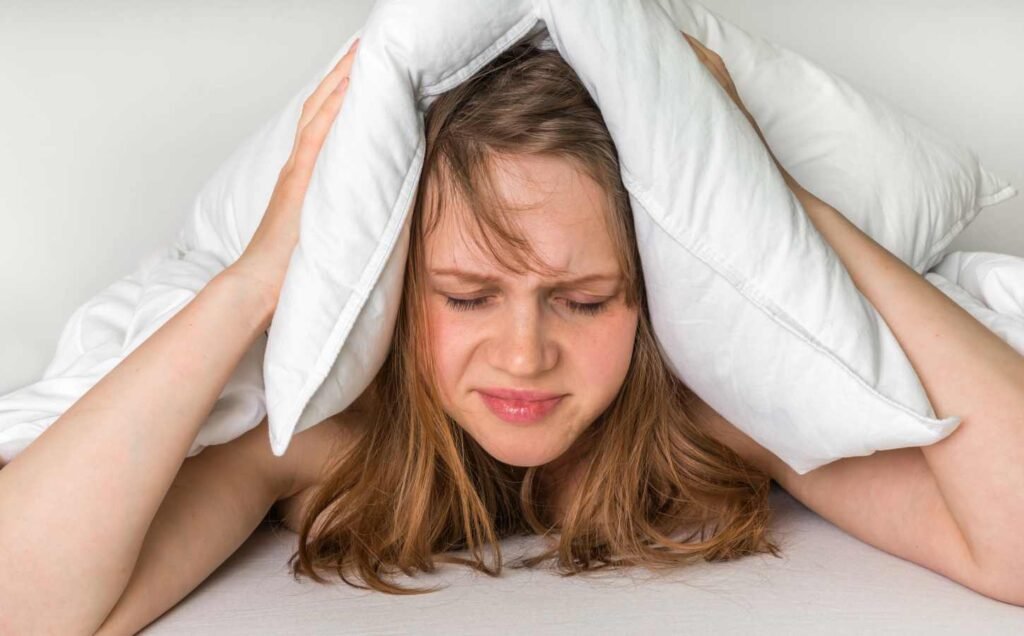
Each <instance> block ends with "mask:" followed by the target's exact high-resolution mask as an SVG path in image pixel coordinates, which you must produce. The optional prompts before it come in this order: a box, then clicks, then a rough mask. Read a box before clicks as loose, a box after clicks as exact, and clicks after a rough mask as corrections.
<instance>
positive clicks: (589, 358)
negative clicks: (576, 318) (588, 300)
mask: <svg viewBox="0 0 1024 636" xmlns="http://www.w3.org/2000/svg"><path fill="white" fill-rule="evenodd" d="M637 320H638V318H637V314H636V313H635V312H633V311H622V312H621V313H618V314H616V315H615V316H609V317H608V319H606V320H599V321H595V322H594V324H593V325H592V326H591V327H590V328H589V329H582V330H580V332H579V334H578V339H577V342H576V343H575V345H574V346H573V347H572V351H573V355H574V357H575V364H574V366H575V367H576V368H577V369H578V371H579V372H580V373H581V374H583V380H584V382H586V383H587V384H588V385H590V386H593V387H595V388H596V387H600V388H601V389H602V391H601V393H602V394H603V395H602V397H609V396H610V395H613V394H614V393H616V392H617V391H618V389H619V387H620V386H621V384H622V381H623V379H624V378H625V377H626V372H627V371H628V370H629V363H630V360H631V359H632V357H633V344H634V342H635V340H636V327H637ZM595 342H599V343H601V345H600V346H594V343H595Z"/></svg>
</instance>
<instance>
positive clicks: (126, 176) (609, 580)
mask: <svg viewBox="0 0 1024 636" xmlns="http://www.w3.org/2000/svg"><path fill="white" fill-rule="evenodd" d="M704 3H705V4H706V5H707V6H708V7H709V8H711V9H713V10H716V11H719V12H721V13H722V14H723V15H724V16H726V17H728V18H729V19H731V20H733V21H734V22H736V23H737V24H739V25H741V26H743V27H744V28H747V29H749V30H752V31H757V32H760V33H762V34H764V35H765V36H767V37H769V38H771V39H774V40H776V41H779V42H780V43H784V44H786V45H787V46H791V47H792V48H794V49H796V50H799V51H800V52H801V53H803V54H805V55H807V56H809V57H811V58H813V59H815V60H817V61H819V62H820V63H821V64H823V65H825V66H827V67H828V68H830V69H833V70H835V71H838V72H840V73H843V74H844V75H846V76H847V77H848V78H849V79H851V80H852V81H854V82H856V83H858V84H859V85H861V86H864V87H867V88H870V89H872V90H875V91H876V92H878V93H880V94H883V95H884V96H885V97H887V98H888V99H890V100H891V101H893V102H895V103H897V104H898V105H900V106H902V107H903V108H905V109H906V110H908V111H910V112H913V113H915V114H918V115H919V116H921V117H922V118H923V119H925V120H927V121H928V123H929V124H931V125H933V126H935V127H937V128H940V129H942V130H944V131H947V132H949V133H950V134H953V135H954V136H956V137H958V138H959V139H960V140H961V141H963V142H964V143H967V144H969V145H970V146H971V147H972V148H974V149H975V150H977V151H978V153H979V154H980V155H981V156H982V157H983V158H984V159H985V161H986V163H987V164H988V165H990V166H991V167H992V168H993V169H994V170H996V171H997V172H999V174H1001V175H1005V176H1006V177H1007V178H1008V179H1009V180H1010V181H1011V182H1013V183H1015V184H1017V185H1018V186H1019V185H1020V184H1024V167H1022V164H1021V162H1020V161H1019V154H1018V153H1019V148H1021V147H1024V138H1022V132H1021V130H1020V128H1019V127H1018V128H1016V129H1013V128H1012V127H1011V123H1012V122H1016V117H1017V113H1016V106H1017V105H1019V104H1021V103H1024V85H1021V84H1020V83H1019V82H1018V83H1016V84H1015V83H1013V82H1006V81H1005V80H1004V78H1006V77H1015V76H1016V70H1015V69H1014V68H1012V67H1011V65H1012V64H1013V61H1014V60H1015V59H1020V56H1021V53H1022V52H1024V51H1022V45H1021V44H1020V42H1019V39H1018V38H1017V36H1016V33H1015V32H1014V31H1013V29H1012V27H1011V26H1008V25H1013V24H1020V23H1021V22H1024V6H1014V7H1010V6H1009V4H1008V3H1005V2H1001V1H1000V0H985V1H982V2H975V3H972V5H971V6H970V8H969V9H967V8H963V5H961V6H948V7H947V6H942V7H936V6H934V4H933V3H929V2H926V1H925V0H907V1H906V2H901V3H898V6H895V5H893V3H888V5H889V6H884V5H885V4H886V3H883V2H879V1H871V2H861V3H856V4H850V3H844V2H841V0H827V1H826V0H817V1H815V0H774V1H773V2H772V3H770V6H769V3H763V2H758V0H704ZM370 4H371V2H370V1H369V0H351V1H346V2H328V1H318V2H309V3H304V4H303V6H302V7H301V8H296V9H289V10H287V11H285V10H284V9H282V8H280V6H278V5H277V4H275V3H272V2H258V3H249V4H247V5H246V7H245V9H244V10H243V9H242V8H240V7H239V6H236V4H235V3H233V2H228V1H227V0H218V1H214V2H208V3H204V4H203V5H202V7H201V8H200V7H199V5H195V6H193V5H192V4H175V5H170V4H168V5H163V4H160V5H157V4H151V5H148V6H145V5H134V6H131V7H128V6H121V4H120V3H115V2H113V1H111V0H98V1H97V2H93V3H89V5H88V6H87V7H86V6H73V5H72V6H60V7H57V6H56V5H44V4H35V5H30V4H29V3H21V2H14V3H12V4H11V5H10V6H9V12H8V10H7V9H5V13H7V15H8V16H9V19H8V20H7V21H5V22H3V23H0V53H4V52H9V53H18V54H17V55H15V54H8V55H4V54H0V76H3V77H5V78H10V80H11V82H10V83H9V84H8V86H9V87H11V88H10V90H11V92H10V93H8V97H9V98H8V99H5V100H0V119H2V121H5V122H21V123H20V124H19V125H18V126H7V127H5V128H4V133H3V134H4V140H5V142H4V143H3V144H0V174H4V175H17V176H18V181H17V182H12V183H11V184H10V185H8V186H5V187H4V188H0V210H2V212H0V259H3V260H0V271H2V272H5V274H4V275H0V292H2V293H3V295H4V298H5V302H4V304H3V307H2V309H0V334H2V335H0V351H3V352H4V355H2V356H0V394H2V393H5V392H7V391H9V390H12V389H13V388H15V387H18V386H21V385H23V384H26V383H28V382H30V381H32V380H33V379H34V378H36V377H38V375H39V374H40V373H41V371H42V369H43V367H44V366H45V364H46V362H47V361H48V359H49V357H50V355H51V353H52V351H53V347H54V345H55V342H56V338H57V335H58V333H59V329H60V326H61V325H62V324H63V322H64V321H65V320H66V319H67V317H68V315H69V314H70V312H71V311H72V310H73V309H74V308H75V307H76V306H78V305H79V304H80V302H81V301H83V300H84V299H86V298H87V297H89V296H91V295H92V294H94V293H95V292H96V291H98V290H99V289H100V288H101V287H102V286H103V285H105V284H106V283H108V282H109V281H111V280H114V279H116V278H117V277H119V276H120V275H122V274H123V273H124V272H127V271H130V270H131V269H133V268H134V266H135V265H136V263H137V261H138V260H139V259H140V258H141V257H142V256H144V255H145V254H147V253H149V252H150V251H151V250H152V249H153V248H154V247H156V246H158V245H162V244H164V243H166V242H168V240H169V239H170V237H171V236H172V234H173V232H174V231H175V230H176V229H177V227H179V226H180V225H181V222H182V220H183V218H184V214H185V213H186V211H187V210H188V208H189V204H190V201H191V197H192V196H193V194H194V193H195V192H196V191H197V190H198V189H199V188H200V187H201V185H202V183H203V180H204V179H205V178H206V177H207V176H208V175H209V174H210V173H211V172H212V171H213V169H214V168H216V166H217V165H218V164H219V163H220V162H221V161H222V160H223V158H224V157H225V156H226V155H227V154H228V153H229V152H230V151H231V150H232V149H233V148H234V147H235V146H236V145H237V144H238V142H239V141H240V140H241V139H242V138H243V137H244V136H245V135H246V134H247V133H248V132H249V131H251V130H252V129H253V128H255V127H256V126H257V125H259V124H260V123H261V122H262V121H264V120H265V119H266V118H267V117H268V116H270V115H271V114H272V113H273V112H275V111H276V109H277V108H278V107H279V105H280V103H282V102H283V100H284V99H285V98H287V97H288V96H290V95H291V94H292V93H293V92H294V90H295V89H296V88H297V87H298V86H299V85H300V83H301V82H302V81H304V80H305V79H306V78H308V77H309V76H310V75H311V73H312V72H313V70H314V69H315V68H316V67H317V66H318V65H319V64H320V63H321V61H322V60H323V59H325V58H327V57H328V56H329V55H330V53H331V52H333V50H334V49H335V48H336V46H337V44H338V42H339V41H341V40H342V39H343V38H344V37H346V36H347V35H348V33H349V32H351V31H353V30H354V29H355V28H356V27H357V26H358V25H359V24H360V23H361V22H362V20H363V18H364V17H365V15H366V13H367V12H368V10H369V6H370ZM240 25H244V28H240ZM339 25H348V26H347V27H346V28H340V27H339ZM140 43H145V46H140ZM126 74H130V75H132V76H134V77H137V78H138V79H137V81H136V82H134V83H133V84H132V85H130V86H128V85H125V84H124V83H123V82H122V81H121V78H123V77H124V76H125V75H126ZM908 77H913V78H914V79H913V81H908V79H907V78H908ZM144 137H145V138H148V141H145V142H143V138H144ZM153 148H158V149H159V153H154V152H153ZM139 192H145V193H146V195H145V197H144V199H145V200H146V201H147V205H148V207H147V208H146V214H139V209H138V206H137V204H138V202H139V201H140V200H142V199H143V197H139V196H138V195H137V193H139ZM153 200H162V201H163V204H162V205H161V206H159V207H155V208H154V207H153V206H152V205H149V204H148V202H150V201H153ZM10 210H18V211H19V213H18V214H16V215H15V214H10V213H8V211H10ZM54 228H59V230H60V231H53V229H54ZM109 228H117V230H116V231H110V230H109ZM950 249H951V251H956V252H958V253H959V256H957V257H956V258H957V260H956V262H955V263H954V262H953V261H946V262H945V264H946V269H945V270H942V271H939V272H936V273H934V274H933V275H932V278H930V280H932V282H933V283H935V284H937V285H939V286H940V287H942V285H943V284H944V283H949V284H950V285H954V286H955V288H956V289H957V290H969V289H970V284H969V282H970V276H972V275H974V276H975V281H976V282H977V281H980V280H981V279H980V278H979V277H978V275H979V274H980V272H981V271H982V269H983V268H985V267H987V266H989V265H991V264H992V263H993V262H994V261H993V259H997V260H1001V262H1002V263H1004V264H1007V265H1006V266H1007V267H1008V268H1009V270H1010V271H1019V272H1020V275H1021V278H1019V279H1014V280H1019V281H1020V285H1019V286H1017V287H1015V288H1014V289H1016V290H1017V291H1018V292H1021V293H1019V294H1017V295H1016V296H1014V295H1013V294H1012V293H1011V294H1008V295H1007V296H1004V298H1009V299H1010V301H1013V300H1014V299H1016V300H1017V301H1019V302H1020V303H1021V304H1020V305H1018V306H1019V307H1024V295H1022V294H1024V266H1022V265H1024V200H1022V199H1021V198H1019V197H1018V198H1016V199H1013V200H1011V201H1009V202H1007V203H1006V204H1003V205H1000V206H996V207H995V208H993V209H991V210H986V211H985V212H984V213H983V214H982V215H981V216H980V217H979V219H978V220H977V221H975V222H974V223H973V224H972V225H971V226H970V227H969V228H968V229H967V230H966V231H965V232H964V233H963V234H961V235H960V236H958V237H957V239H956V240H955V241H954V243H953V245H952V246H951V247H950ZM39 255H46V257H45V258H40V256H39ZM1008 256H1009V257H1013V258H1011V259H1007V258H1006V257H1008ZM26 263H32V264H33V266H32V267H26V266H25V264H26ZM990 269H991V268H989V269H988V270H986V271H990ZM10 272H18V276H16V277H15V276H13V275H10V274H9V273H10ZM936 276H941V277H942V280H938V279H937V278H935V277H936ZM1000 280H1002V279H1000ZM995 282H996V280H995V279H992V281H991V283H992V284H989V285H988V286H987V288H988V289H995V285H994V283H995ZM979 284H980V285H981V286H982V287H985V285H984V284H982V283H979ZM949 290H950V288H949V287H946V288H944V291H946V292H947V293H950V291H949ZM954 293H955V292H954ZM967 293H971V292H970V291H968V292H967ZM971 298H973V299H975V300H977V301H978V303H979V305H978V306H976V307H975V309H976V310H977V311H978V314H976V317H979V319H982V320H983V321H984V317H985V316H989V317H991V318H992V323H991V325H997V324H998V325H999V327H998V328H999V329H1005V330H1006V331H1005V333H1006V334H1015V333H1024V311H1022V312H1021V313H1020V314H1019V317H1018V318H1017V319H1016V320H1015V319H1014V318H1013V316H1012V312H1010V313H1009V314H1008V312H1006V311H1005V310H1004V309H1000V311H995V310H993V309H992V307H991V305H990V304H988V302H989V301H986V300H985V298H982V297H980V296H979V295H977V294H971ZM961 300H964V299H961ZM987 311H991V312H994V313H986V312H987ZM1007 315H1009V316H1010V317H1009V318H1007V317H1006V316H1007ZM987 324H988V323H987ZM1018 326H1019V327H1020V329H1021V331H1020V332H1017V331H1016V329H1017V327H1018ZM1000 335H1003V334H1000ZM1018 337H1019V336H1018ZM1018 342H1020V343H1022V344H1024V339H1021V340H1018ZM772 503H773V505H774V507H775V510H776V518H775V522H774V526H773V529H774V532H775V535H776V537H777V539H778V540H779V541H780V543H781V546H782V549H783V556H782V558H781V559H776V558H773V557H771V556H757V557H748V558H746V559H742V560H740V561H737V562H732V563H725V564H702V565H699V566H694V567H691V568H687V569H684V570H681V571H679V572H676V573H673V574H671V575H669V576H664V577H660V578H650V577H645V576H644V575H643V573H642V572H641V571H636V572H618V573H612V574H610V575H603V576H601V577H597V578H561V577H559V576H558V575H557V574H554V573H552V572H548V571H544V570H539V571H507V572H506V574H505V575H504V576H503V577H502V578H499V579H492V578H488V577H486V576H484V575H481V574H477V573H474V572H471V571H469V570H467V569H465V568H457V567H454V566H446V567H445V568H444V569H443V571H442V572H440V573H438V574H437V575H434V576H429V577H420V578H419V579H417V580H416V581H415V583H417V584H424V583H425V584H435V583H436V584H441V585H445V586H447V587H446V588H445V589H442V590H441V591H438V592H436V593H433V594H428V595H423V596H413V597H405V598H402V597H394V596H388V595H383V594H378V593H372V592H365V591H360V590H354V589H352V588H349V587H347V586H345V585H343V584H338V585H335V586H329V587H324V586H319V585H317V584H314V583H312V582H309V581H305V580H304V581H302V582H296V581H294V580H293V579H292V578H291V577H290V576H289V575H288V573H287V567H286V561H287V559H288V557H289V555H290V554H291V552H292V550H293V549H294V543H295V539H296V536H295V535H294V534H292V533H291V532H290V531H288V530H286V529H285V528H283V527H281V526H279V525H277V524H275V523H274V522H273V520H270V519H268V520H267V521H265V522H264V524H263V525H261V527H260V528H259V529H258V530H257V531H256V532H255V533H254V534H253V535H252V536H251V537H250V539H249V540H248V541H247V542H246V543H245V544H244V545H243V546H242V548H241V549H240V550H239V551H238V552H236V553H235V554H234V555H233V556H231V557H230V558H229V559H228V560H227V561H226V562H225V563H224V565H223V566H222V567H221V568H220V569H219V570H218V571H217V572H215V573H214V575H213V576H212V577H210V578H209V579H208V580H207V581H205V582H204V583H203V584H201V585H200V586H199V587H198V588H197V589H196V590H195V591H194V592H193V593H192V594H190V595H189V596H188V597H187V598H186V599H185V600H184V601H183V602H181V603H180V604H179V605H178V606H176V607H175V608H173V609H172V610H171V611H169V612H168V613H166V614H165V615H164V616H162V617H161V618H160V619H158V620H157V621H156V622H154V623H153V624H151V625H150V626H149V627H148V628H147V629H146V630H144V632H143V633H145V634H186V633H187V634H236V633H237V634H321V633H323V634H327V633H330V634H339V633H353V634H367V633H423V634H432V633H445V634H448V633H473V634H477V633H479V634H486V633H510V632H512V633H540V634H545V633H559V634H561V633H577V632H587V633H594V632H596V633H645V634H646V633H679V632H687V631H690V630H695V631H697V630H699V631H701V632H708V633H715V634H717V633H751V632H753V633H785V634H800V633H820V632H822V631H825V630H827V631H829V632H831V633H834V634H853V633H856V634H862V633H899V634H914V633H929V634H960V633H967V632H971V633H975V632H981V633H986V634H1019V633H1024V608H1019V607H1015V606H1012V605H1008V604H1005V603H1001V602H998V601H995V600H992V599H989V598H986V597H984V596H982V595H980V594H977V593H975V592H973V591H971V590H969V589H967V588H964V587H963V586H961V585H959V584H957V583H954V582H952V581H950V580H948V579H946V578H944V577H942V576H940V575H938V574H935V573H933V572H930V571H929V570H927V569H925V568H922V567H919V566H917V565H915V564H913V563H910V562H907V561H904V560H902V559H899V558H897V557H895V556H892V555H889V554H886V553H884V552H882V551H880V550H877V549H875V548H873V547H871V546H868V545H866V544H864V543H862V542H860V541H858V540H857V539H854V538H853V537H851V536H849V535H847V534H846V533H844V532H843V531H842V530H840V529H839V528H837V527H836V526H834V525H832V524H831V523H829V522H827V521H825V520H824V519H822V518H821V517H819V516H818V515H816V514H815V513H814V512H812V511H810V510H809V509H807V508H806V507H804V506H803V505H801V504H800V503H799V502H798V501H796V500H795V499H793V498H792V497H790V496H789V495H788V494H787V493H786V492H785V491H784V490H782V489H781V488H779V487H778V486H777V485H776V486H774V488H773V492H772ZM530 544H531V542H530V541H508V542H506V543H505V544H504V548H505V550H506V551H507V553H508V554H511V555H515V554H517V553H519V552H520V551H521V550H527V549H529V547H530Z"/></svg>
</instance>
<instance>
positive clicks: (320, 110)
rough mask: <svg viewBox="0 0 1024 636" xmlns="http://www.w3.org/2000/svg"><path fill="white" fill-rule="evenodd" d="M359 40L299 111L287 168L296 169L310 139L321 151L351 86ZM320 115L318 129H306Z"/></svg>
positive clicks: (286, 169) (285, 167) (286, 164)
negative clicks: (306, 139)
mask: <svg viewBox="0 0 1024 636" xmlns="http://www.w3.org/2000/svg"><path fill="white" fill-rule="evenodd" d="M359 42H360V40H359V39H358V38H357V39H356V40H355V41H354V42H353V43H352V45H351V46H350V47H349V49H348V51H347V52H346V53H345V55H343V56H342V57H341V59H340V60H338V63H337V64H335V66H334V68H333V69H331V71H330V72H329V73H328V74H327V75H326V76H324V79H323V80H322V81H321V82H320V84H319V86H317V87H316V89H315V90H314V91H313V93H312V94H311V95H310V96H309V97H308V98H306V101H305V102H304V103H303V105H302V112H301V113H300V115H299V123H298V126H297V127H296V130H295V140H294V141H293V142H292V152H291V154H290V155H289V156H288V160H287V162H286V163H285V165H284V170H285V171H290V170H292V168H293V166H294V164H295V163H296V160H297V157H298V155H299V154H300V152H301V151H302V149H303V146H308V145H309V142H310V141H311V142H313V144H314V145H315V147H316V148H317V151H319V148H320V146H321V145H322V144H323V138H322V136H323V135H325V134H326V133H327V130H329V129H330V123H331V122H333V121H334V116H335V115H336V114H337V112H338V110H339V109H340V108H341V104H342V102H343V101H344V95H345V92H346V91H347V89H348V82H349V75H350V74H351V72H352V64H353V63H354V61H355V56H356V52H357V51H358V50H359ZM325 110H326V112H325ZM318 117H319V118H320V120H321V123H320V124H318V126H317V128H316V129H314V130H312V131H310V132H309V133H306V132H305V131H306V129H307V128H308V127H309V125H310V124H311V123H312V122H314V121H316V120H317V118H318ZM324 118H328V120H329V121H328V122H327V124H326V126H324V124H323V123H322V120H323V119H324ZM318 132H322V134H321V135H319V136H320V138H319V139H317V136H318V135H317V134H316V133H318ZM304 135H306V136H308V137H309V138H310V139H309V141H307V142H306V143H304V142H303V137H304ZM314 157H315V155H314Z"/></svg>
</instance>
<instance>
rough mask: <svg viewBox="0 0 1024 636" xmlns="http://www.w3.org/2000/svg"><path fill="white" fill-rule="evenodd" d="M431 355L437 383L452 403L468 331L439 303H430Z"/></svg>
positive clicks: (447, 403)
mask: <svg viewBox="0 0 1024 636" xmlns="http://www.w3.org/2000/svg"><path fill="white" fill-rule="evenodd" d="M428 319H429V320H430V354H431V356H432V357H433V360H434V366H435V367H436V370H437V382H438V384H439V385H440V386H439V388H440V389H441V394H442V396H443V398H444V401H445V407H447V406H448V405H449V403H450V397H449V396H450V392H451V390H453V389H454V385H455V383H456V382H457V380H458V373H459V371H458V370H459V368H461V367H462V366H463V363H462V362H461V360H462V359H463V358H464V357H465V355H466V354H465V351H464V349H465V348H466V347H467V346H468V345H467V342H468V341H467V335H466V329H465V328H462V327H460V325H459V321H458V319H457V317H454V316H452V313H451V312H450V311H448V310H447V309H446V308H445V307H443V306H439V303H433V302H432V303H430V304H429V308H428Z"/></svg>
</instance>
